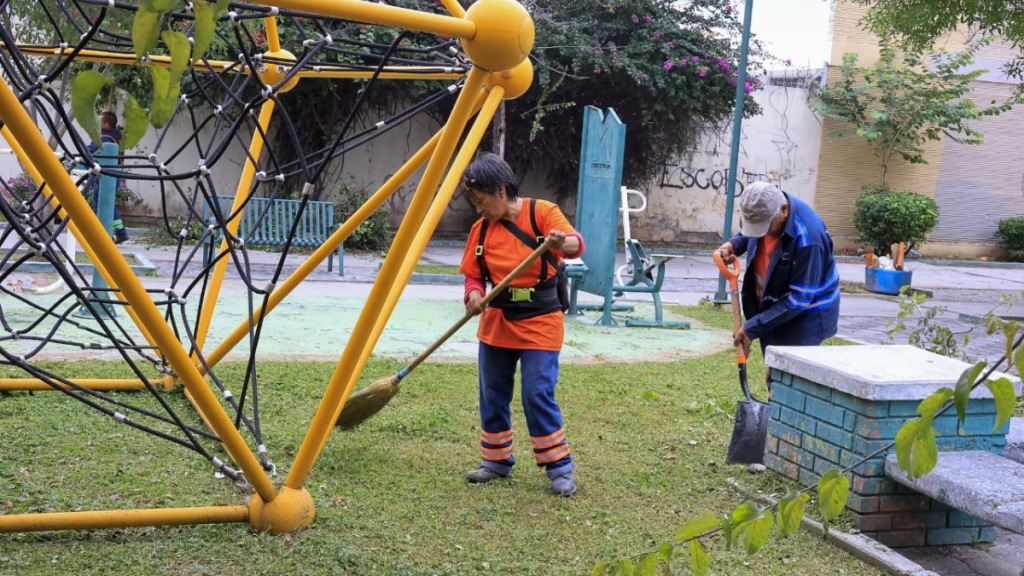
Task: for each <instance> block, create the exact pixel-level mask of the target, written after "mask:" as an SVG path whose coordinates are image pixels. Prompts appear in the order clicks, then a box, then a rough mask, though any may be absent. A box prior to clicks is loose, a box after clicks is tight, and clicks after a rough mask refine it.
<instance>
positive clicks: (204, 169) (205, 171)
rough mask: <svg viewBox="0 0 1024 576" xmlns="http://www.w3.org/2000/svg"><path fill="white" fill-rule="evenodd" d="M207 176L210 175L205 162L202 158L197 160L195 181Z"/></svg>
mask: <svg viewBox="0 0 1024 576" xmlns="http://www.w3.org/2000/svg"><path fill="white" fill-rule="evenodd" d="M209 175H210V169H209V168H207V167H206V160H205V159H204V158H200V159H199V175H198V176H196V180H199V179H200V178H202V177H204V176H209Z"/></svg>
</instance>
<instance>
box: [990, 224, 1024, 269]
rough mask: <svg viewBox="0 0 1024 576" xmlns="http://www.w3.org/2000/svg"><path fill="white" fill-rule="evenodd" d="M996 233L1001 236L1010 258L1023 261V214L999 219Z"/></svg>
mask: <svg viewBox="0 0 1024 576" xmlns="http://www.w3.org/2000/svg"><path fill="white" fill-rule="evenodd" d="M996 235H997V236H999V237H1000V238H1002V240H1003V245H1004V246H1006V254H1007V255H1008V256H1009V257H1010V259H1011V260H1017V261H1022V262H1024V216H1014V217H1013V218H1005V219H1003V220H1000V221H999V230H998V231H997V232H996Z"/></svg>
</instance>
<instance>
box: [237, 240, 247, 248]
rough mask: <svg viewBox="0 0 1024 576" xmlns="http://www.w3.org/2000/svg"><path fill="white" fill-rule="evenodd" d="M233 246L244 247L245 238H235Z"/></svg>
mask: <svg viewBox="0 0 1024 576" xmlns="http://www.w3.org/2000/svg"><path fill="white" fill-rule="evenodd" d="M235 246H238V247H239V248H242V247H244V246H245V239H243V238H239V239H237V240H235Z"/></svg>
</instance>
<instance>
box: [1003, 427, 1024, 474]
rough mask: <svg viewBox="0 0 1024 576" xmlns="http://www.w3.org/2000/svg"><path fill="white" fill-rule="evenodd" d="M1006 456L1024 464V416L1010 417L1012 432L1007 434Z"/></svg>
mask: <svg viewBox="0 0 1024 576" xmlns="http://www.w3.org/2000/svg"><path fill="white" fill-rule="evenodd" d="M1004 456H1006V457H1007V458H1009V459H1010V460H1013V461H1014V462H1020V463H1021V464H1024V418H1010V433H1009V434H1007V435H1006V454H1004Z"/></svg>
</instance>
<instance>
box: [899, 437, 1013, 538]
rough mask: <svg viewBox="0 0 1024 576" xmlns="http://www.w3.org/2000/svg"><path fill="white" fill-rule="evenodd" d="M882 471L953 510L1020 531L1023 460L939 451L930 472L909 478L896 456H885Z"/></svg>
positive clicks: (987, 453)
mask: <svg viewBox="0 0 1024 576" xmlns="http://www.w3.org/2000/svg"><path fill="white" fill-rule="evenodd" d="M885 475H886V476H888V477H889V478H892V479H893V480H895V481H896V482H899V483H900V484H903V485H904V486H907V487H909V488H913V489H914V490H917V491H918V492H920V493H922V494H925V495H927V496H930V497H932V498H934V499H935V500H938V501H939V502H942V503H943V504H946V505H947V506H952V507H953V508H956V509H957V510H961V511H963V512H966V513H968V514H970V515H971V516H974V517H975V518H980V519H981V520H984V521H986V522H988V523H990V524H994V525H996V526H999V527H1000V528H1004V529H1006V530H1009V531H1011V532H1016V533H1017V534H1024V464H1019V463H1017V462H1014V461H1012V460H1009V459H1007V458H1003V457H1002V456H999V455H996V454H993V453H991V452H984V451H979V450H972V451H966V452H941V453H939V462H938V464H937V465H936V466H935V469H934V470H932V471H931V472H930V473H928V474H925V475H924V476H922V477H920V478H918V479H917V480H910V479H909V478H907V473H906V472H904V471H903V470H901V469H900V467H899V464H898V463H897V461H896V456H895V455H892V456H888V457H886V459H885Z"/></svg>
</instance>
